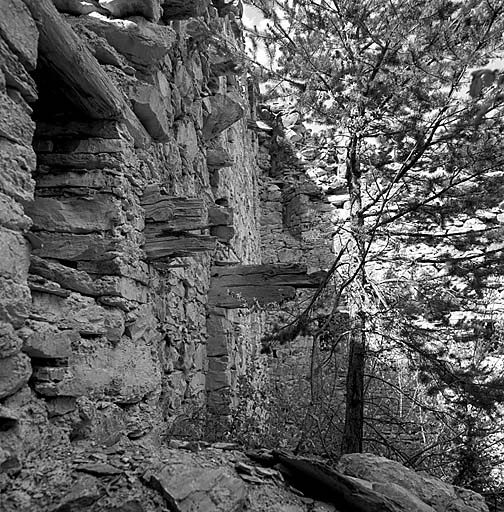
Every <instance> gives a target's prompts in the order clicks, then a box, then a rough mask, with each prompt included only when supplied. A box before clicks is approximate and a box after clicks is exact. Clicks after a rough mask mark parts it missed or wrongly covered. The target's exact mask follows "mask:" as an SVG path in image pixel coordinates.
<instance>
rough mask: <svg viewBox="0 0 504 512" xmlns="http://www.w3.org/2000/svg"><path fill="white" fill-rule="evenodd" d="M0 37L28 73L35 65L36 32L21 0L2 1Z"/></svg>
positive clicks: (28, 12)
mask: <svg viewBox="0 0 504 512" xmlns="http://www.w3.org/2000/svg"><path fill="white" fill-rule="evenodd" d="M0 35H1V36H2V37H3V38H4V39H5V40H6V41H7V43H8V44H9V46H10V47H11V48H12V49H13V50H14V52H15V53H16V54H17V56H18V57H19V58H20V59H21V62H22V63H23V64H24V65H25V66H26V67H27V69H28V70H29V71H31V70H33V69H35V67H36V65H37V42H38V30H37V26H36V25H35V22H34V21H33V18H32V17H31V15H30V11H29V10H28V8H27V7H26V5H25V4H24V3H23V2H22V0H3V2H2V16H0Z"/></svg>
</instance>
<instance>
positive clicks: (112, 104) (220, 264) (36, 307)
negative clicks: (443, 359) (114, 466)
mask: <svg viewBox="0 0 504 512" xmlns="http://www.w3.org/2000/svg"><path fill="white" fill-rule="evenodd" d="M227 11H229V12H227ZM1 12H2V16H1V17H0V36H1V39H0V44H1V51H0V56H1V60H0V69H1V74H0V94H1V97H0V108H1V124H0V130H1V131H0V144H1V148H0V161H1V175H0V176H1V179H0V205H1V207H0V239H1V251H0V269H1V272H0V284H1V286H0V400H1V404H2V405H1V407H0V421H1V422H2V431H1V432H0V437H1V438H2V449H1V451H0V466H1V467H4V468H12V467H17V466H18V465H19V464H20V460H21V458H22V454H23V453H24V452H25V451H26V450H30V448H31V447H33V446H34V445H37V444H39V443H43V442H45V439H46V433H47V431H48V428H49V425H51V428H57V429H59V431H60V432H61V433H62V435H65V436H68V437H70V439H74V438H79V437H82V436H84V437H88V438H90V439H94V440H95V441H96V442H98V443H105V444H107V443H113V442H114V440H115V439H117V438H118V436H121V435H127V436H128V437H130V438H131V439H138V438H143V437H145V436H148V437H149V438H152V439H155V438H160V437H162V436H163V434H164V432H165V430H166V428H167V425H169V424H170V422H171V421H173V419H174V418H177V417H179V416H181V415H183V414H185V413H189V412H190V411H191V410H194V409H198V408H205V409H206V410H207V411H210V412H211V413H212V414H213V415H216V416H222V417H226V415H228V414H229V411H230V408H232V407H233V405H234V404H236V399H237V397H236V389H237V381H238V378H239V376H240V375H242V374H244V373H245V371H246V369H247V365H248V364H249V363H250V361H251V360H252V358H257V357H258V356H259V351H260V339H261V336H262V332H263V326H264V313H263V310H262V309H261V305H266V304H269V303H272V302H281V301H282V300H285V299H289V298H293V297H294V296H295V294H296V289H298V288H313V287H317V286H318V283H319V282H320V273H319V274H317V273H316V272H315V271H317V270H320V269H322V268H324V266H325V265H327V261H329V259H330V254H331V253H330V240H323V239H320V238H319V239H317V238H316V237H315V238H313V237H312V239H310V240H308V241H307V240H304V239H303V236H302V230H303V225H305V226H307V225H308V224H309V223H312V221H313V219H312V218H311V217H313V215H319V214H324V213H327V205H325V206H324V207H323V208H322V210H320V211H319V210H318V209H319V207H320V205H321V204H322V202H321V200H320V197H318V196H317V193H316V192H314V191H313V190H312V191H311V192H310V191H309V190H308V191H307V190H305V189H303V187H304V185H302V184H301V185H300V184H299V182H298V181H296V180H291V182H290V184H289V183H287V184H286V183H285V182H284V181H282V179H279V177H278V176H275V175H271V173H270V167H271V155H270V150H271V147H272V144H271V140H272V137H273V129H272V128H271V127H270V126H269V125H267V124H265V123H263V122H261V121H258V117H257V112H258V110H259V106H258V104H257V92H256V86H255V84H254V83H253V81H252V80H251V79H249V78H248V76H247V72H246V65H245V62H244V57H243V55H244V44H243V39H242V31H241V26H240V20H239V18H238V17H237V16H236V13H235V12H233V11H232V10H229V8H227V9H224V11H222V10H221V11H219V10H218V9H217V8H215V7H214V6H213V5H211V4H210V2H209V1H206V0H194V1H190V2H179V1H169V0H164V1H161V2H160V1H159V0H151V1H146V2H133V1H120V0H117V1H116V0H112V1H101V2H81V1H77V0H74V1H70V0H58V1H54V2H52V1H50V0H43V1H39V0H2V8H1ZM314 212H315V213H314ZM316 212H318V213H316ZM303 223H304V224H303ZM307 247H308V249H307ZM307 255H308V256H307ZM310 255H311V256H310ZM308 270H309V272H310V273H307V271H308ZM311 272H315V273H313V274H312V273H311ZM257 306H259V308H258V307H257ZM83 425H85V428H83Z"/></svg>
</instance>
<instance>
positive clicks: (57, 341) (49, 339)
mask: <svg viewBox="0 0 504 512" xmlns="http://www.w3.org/2000/svg"><path fill="white" fill-rule="evenodd" d="M34 328H35V330H34V331H33V333H31V334H30V335H28V336H27V337H26V340H25V342H24V345H23V351H24V352H26V353H27V354H28V355H29V356H30V357H33V358H37V359H68V357H70V355H71V353H72V343H75V342H76V341H78V340H79V339H80V336H79V333H77V332H75V331H70V330H67V331H60V330H58V329H56V328H55V327H54V326H52V325H50V324H37V325H36V326H34Z"/></svg>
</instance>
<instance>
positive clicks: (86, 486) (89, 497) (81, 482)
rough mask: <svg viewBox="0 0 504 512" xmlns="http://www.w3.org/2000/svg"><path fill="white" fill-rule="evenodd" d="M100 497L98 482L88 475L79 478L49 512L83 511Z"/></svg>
mask: <svg viewBox="0 0 504 512" xmlns="http://www.w3.org/2000/svg"><path fill="white" fill-rule="evenodd" d="M100 496H101V494H100V491H99V489H98V480H97V479H96V478H94V477H92V476H89V475H84V476H80V477H79V478H78V479H77V481H76V482H74V483H73V485H72V488H71V489H70V491H69V492H68V493H67V494H66V495H65V496H64V497H63V499H62V500H61V501H60V503H59V504H58V505H57V506H56V507H54V508H52V509H51V512H77V511H80V510H82V511H84V510H86V509H88V508H89V507H90V506H91V505H92V504H93V503H94V502H95V501H96V500H98V499H99V498H100Z"/></svg>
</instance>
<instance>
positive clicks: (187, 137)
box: [175, 119, 199, 165]
mask: <svg viewBox="0 0 504 512" xmlns="http://www.w3.org/2000/svg"><path fill="white" fill-rule="evenodd" d="M175 132H176V135H177V144H178V146H179V150H180V156H181V157H182V158H183V159H184V160H185V161H186V162H187V164H188V165H190V164H192V163H193V162H194V159H195V158H196V155H197V154H198V150H199V148H198V136H197V134H196V129H195V127H194V123H193V122H192V121H191V120H190V119H180V120H178V121H177V122H176V123H175Z"/></svg>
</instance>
